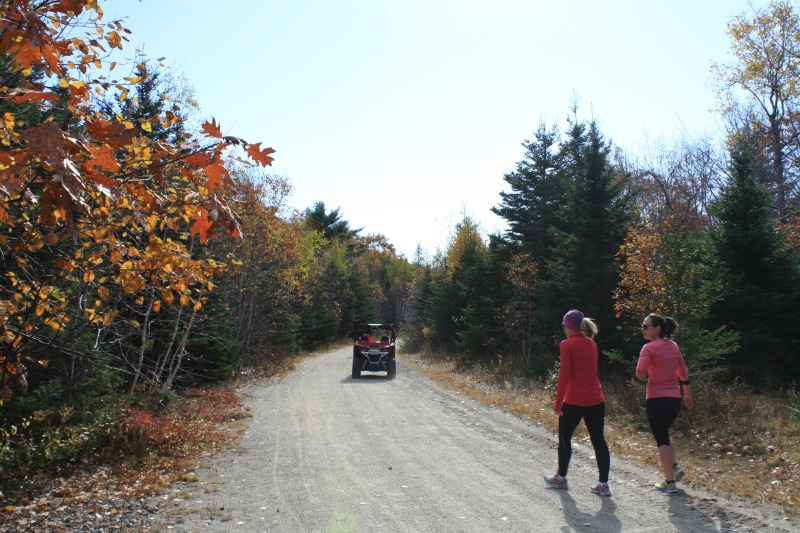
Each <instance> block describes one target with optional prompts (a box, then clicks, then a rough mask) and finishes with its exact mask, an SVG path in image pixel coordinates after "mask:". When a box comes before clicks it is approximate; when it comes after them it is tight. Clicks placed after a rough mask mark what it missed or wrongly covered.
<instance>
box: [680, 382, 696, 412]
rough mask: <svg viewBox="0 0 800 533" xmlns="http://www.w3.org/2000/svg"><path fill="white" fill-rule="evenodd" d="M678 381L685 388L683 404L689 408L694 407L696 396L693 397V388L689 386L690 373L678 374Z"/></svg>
mask: <svg viewBox="0 0 800 533" xmlns="http://www.w3.org/2000/svg"><path fill="white" fill-rule="evenodd" d="M678 383H680V384H681V389H682V390H683V404H684V405H685V406H686V408H687V409H688V410H690V411H691V410H692V409H694V398H693V397H692V388H691V387H690V386H689V374H688V373H687V374H685V375H683V376H682V375H680V374H678Z"/></svg>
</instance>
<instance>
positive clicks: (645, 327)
mask: <svg viewBox="0 0 800 533" xmlns="http://www.w3.org/2000/svg"><path fill="white" fill-rule="evenodd" d="M640 327H641V328H642V329H647V328H654V327H655V325H653V324H642V325H641V326H640Z"/></svg>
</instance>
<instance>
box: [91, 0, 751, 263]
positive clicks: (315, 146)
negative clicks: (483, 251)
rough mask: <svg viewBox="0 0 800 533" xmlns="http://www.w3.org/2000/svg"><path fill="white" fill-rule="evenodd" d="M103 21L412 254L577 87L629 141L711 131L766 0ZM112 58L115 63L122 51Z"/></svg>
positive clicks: (191, 12)
mask: <svg viewBox="0 0 800 533" xmlns="http://www.w3.org/2000/svg"><path fill="white" fill-rule="evenodd" d="M100 5H101V7H102V9H103V11H104V12H105V17H104V19H105V20H111V19H116V18H121V17H125V18H124V25H125V27H126V28H128V29H129V30H131V31H132V34H131V35H130V36H129V39H130V42H128V43H127V44H126V46H125V50H124V51H125V53H126V57H133V55H134V53H135V51H136V50H137V49H138V50H141V51H142V52H144V54H146V56H147V57H148V58H149V59H151V60H153V61H155V60H157V59H159V58H161V57H164V58H166V59H165V60H164V61H163V63H164V64H165V65H166V66H167V67H168V68H169V69H170V70H172V71H173V72H175V73H179V74H183V75H185V77H186V78H188V80H189V82H190V83H191V85H192V86H193V87H194V90H195V95H196V99H197V100H198V102H199V104H200V107H201V109H202V112H203V114H204V116H206V117H213V118H214V119H215V120H216V121H217V123H219V124H220V125H221V127H222V130H223V132H224V133H225V134H227V135H235V136H237V137H241V138H243V139H245V140H247V141H248V142H252V143H257V142H261V143H262V147H267V146H270V147H272V148H274V149H275V150H276V153H275V154H273V156H274V157H275V161H274V163H273V167H272V172H273V173H275V174H277V175H280V176H283V177H285V178H286V179H288V181H289V182H290V183H291V185H292V193H291V195H290V197H289V198H288V203H289V205H290V206H291V207H294V208H296V209H299V210H304V209H306V208H308V207H311V206H312V205H313V204H314V203H316V202H320V201H321V202H324V203H325V206H326V208H327V210H328V211H330V210H332V209H337V208H338V209H339V210H340V214H341V216H342V218H344V219H345V220H347V221H348V222H349V224H350V227H351V228H355V229H359V228H361V233H362V234H365V235H366V234H381V235H384V236H385V237H386V238H387V239H388V240H389V242H390V243H392V244H393V245H394V246H395V248H396V249H397V251H398V252H399V253H401V254H403V255H405V256H406V257H407V258H409V259H413V258H414V256H415V252H416V250H417V248H418V247H421V249H422V251H423V253H424V254H425V255H427V256H431V255H433V254H435V253H436V252H437V250H443V249H446V247H447V243H448V239H449V238H450V237H451V236H452V234H453V232H454V230H455V226H456V224H457V223H458V222H459V221H461V220H462V219H463V217H464V216H469V217H470V218H472V220H474V221H475V222H476V223H478V224H479V225H480V227H481V229H482V230H483V232H484V234H485V235H488V234H490V233H498V232H502V231H503V230H504V229H505V228H506V224H505V221H504V220H503V219H501V218H499V217H497V216H496V215H494V214H493V213H492V212H491V208H492V207H493V206H497V205H499V204H500V201H501V198H500V192H501V191H507V190H508V187H507V184H506V182H505V180H504V179H503V176H504V175H505V174H506V173H508V172H512V171H513V170H514V169H515V166H516V163H517V162H518V161H521V160H522V159H523V158H524V148H523V147H522V143H523V142H524V141H525V140H526V139H531V138H532V137H533V132H534V131H535V130H536V129H537V128H538V126H539V125H540V124H541V123H544V124H546V125H547V126H552V125H554V124H559V125H561V126H562V128H563V127H564V126H565V125H566V120H567V118H568V117H569V116H571V115H572V111H571V109H572V106H573V102H577V104H578V105H577V117H578V119H579V120H589V119H595V120H597V122H598V123H599V125H600V129H601V131H602V133H603V134H604V135H605V137H606V138H607V139H608V140H609V141H610V142H611V143H613V144H614V145H615V146H619V147H621V148H622V149H623V150H625V151H626V152H627V153H629V154H631V155H633V156H636V155H637V154H641V153H644V152H646V151H647V150H648V148H649V147H652V146H654V145H655V144H658V143H665V144H669V143H671V142H673V141H675V140H678V139H680V138H682V137H684V136H688V137H690V138H699V137H709V136H711V137H714V138H717V137H720V132H721V121H720V119H719V115H718V114H717V113H716V112H715V107H716V102H717V100H716V92H715V89H714V85H713V80H712V75H711V71H710V66H711V64H712V62H716V63H726V62H730V61H731V57H730V55H729V45H730V41H729V37H728V35H727V33H726V29H727V25H728V23H729V22H730V21H731V20H732V19H733V18H734V17H735V16H736V15H739V14H741V13H748V14H751V13H752V12H753V9H754V8H760V7H764V6H765V5H766V1H763V0H699V1H698V0H226V1H225V2H212V1H211V0H107V1H104V2H101V4H100ZM118 68H119V67H118Z"/></svg>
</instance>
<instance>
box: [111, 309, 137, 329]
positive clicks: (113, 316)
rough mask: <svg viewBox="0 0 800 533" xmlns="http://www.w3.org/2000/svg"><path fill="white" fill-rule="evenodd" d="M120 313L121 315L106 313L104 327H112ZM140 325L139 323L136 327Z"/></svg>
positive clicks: (113, 312)
mask: <svg viewBox="0 0 800 533" xmlns="http://www.w3.org/2000/svg"><path fill="white" fill-rule="evenodd" d="M118 313H119V312H118V311H109V312H108V313H106V314H105V316H104V317H103V325H104V326H110V325H111V323H112V322H114V319H115V318H117V314H118ZM138 325H139V324H138V323H137V324H136V326H138Z"/></svg>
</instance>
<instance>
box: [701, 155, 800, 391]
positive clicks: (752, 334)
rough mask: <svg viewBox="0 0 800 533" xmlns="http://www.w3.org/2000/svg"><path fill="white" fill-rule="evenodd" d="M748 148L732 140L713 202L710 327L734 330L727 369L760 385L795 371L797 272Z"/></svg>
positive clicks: (799, 312) (788, 378)
mask: <svg viewBox="0 0 800 533" xmlns="http://www.w3.org/2000/svg"><path fill="white" fill-rule="evenodd" d="M753 154H754V149H753V147H752V146H751V145H749V144H741V143H740V145H739V146H736V147H734V149H733V150H732V153H731V156H732V157H731V159H732V163H731V171H732V172H731V178H730V181H729V183H728V184H727V185H726V186H725V187H724V188H723V190H722V191H721V194H720V197H719V199H718V201H717V202H716V203H715V204H714V205H713V214H714V215H715V216H716V218H717V219H718V222H719V225H718V227H717V228H715V230H714V231H713V232H712V236H713V248H714V264H713V267H714V268H713V269H712V272H713V273H714V279H713V280H711V282H710V286H711V287H714V288H715V290H714V291H713V292H712V298H713V301H714V303H713V304H712V306H711V309H710V312H709V320H710V324H709V325H710V326H712V327H713V326H723V325H724V326H727V327H729V328H730V329H732V330H734V331H738V332H739V333H740V334H741V335H740V347H739V350H737V351H736V352H735V353H733V354H731V355H729V356H728V358H727V365H728V368H729V370H730V372H731V373H732V374H733V375H735V376H741V377H743V378H745V379H746V380H748V381H753V382H756V383H760V384H768V383H770V382H775V381H777V382H782V381H785V382H791V380H796V379H797V378H798V377H800V372H799V370H800V364H799V363H798V358H797V356H796V354H797V351H798V348H800V346H799V345H798V341H797V340H796V335H795V334H794V330H793V328H792V327H791V325H792V324H795V323H796V322H797V320H798V319H800V309H798V303H800V302H798V300H799V299H800V298H799V297H798V295H799V294H800V283H799V282H800V276H798V270H797V265H796V264H795V263H794V262H793V261H792V258H791V255H790V253H789V249H788V247H787V243H786V241H785V239H784V238H783V237H782V236H781V235H780V234H779V233H778V232H777V231H776V227H775V223H774V222H773V218H772V213H771V209H770V205H769V204H770V199H769V193H768V192H767V191H766V190H765V189H764V188H763V186H761V185H759V184H758V183H757V182H756V181H755V179H754V156H753Z"/></svg>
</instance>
